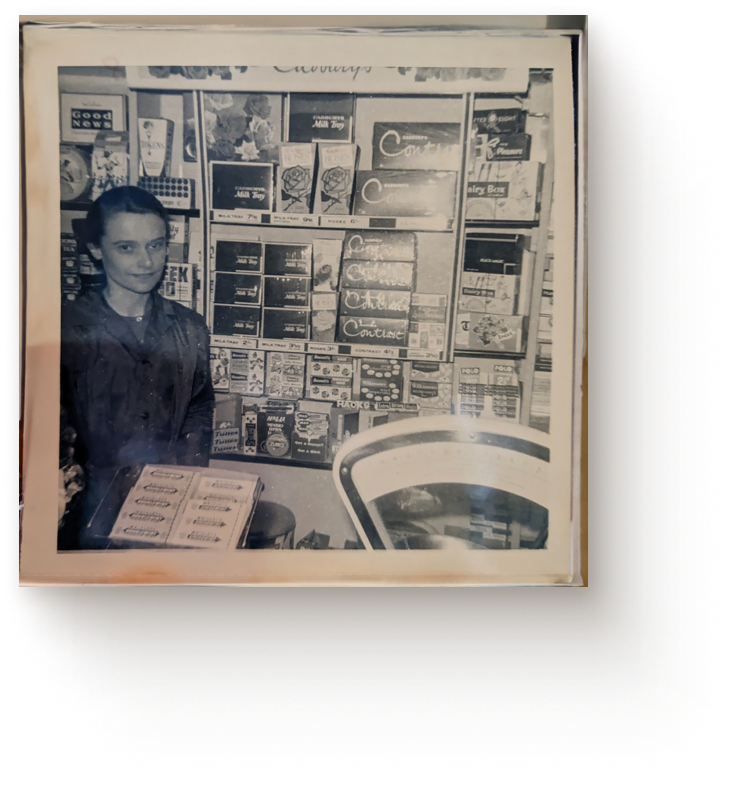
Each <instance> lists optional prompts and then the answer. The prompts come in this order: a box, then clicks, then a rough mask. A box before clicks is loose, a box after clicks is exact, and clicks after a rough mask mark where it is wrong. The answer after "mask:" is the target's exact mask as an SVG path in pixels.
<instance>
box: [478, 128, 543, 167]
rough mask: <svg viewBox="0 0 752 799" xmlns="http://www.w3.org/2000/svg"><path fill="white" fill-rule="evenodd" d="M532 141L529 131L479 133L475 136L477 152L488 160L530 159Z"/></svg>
mask: <svg viewBox="0 0 752 799" xmlns="http://www.w3.org/2000/svg"><path fill="white" fill-rule="evenodd" d="M531 143H532V137H531V136H530V134H528V133H503V134H499V135H494V134H492V135H489V134H486V133H479V134H478V135H477V136H476V137H475V147H476V153H477V155H478V156H479V157H480V158H481V159H483V160H486V161H528V160H529V159H530V146H531Z"/></svg>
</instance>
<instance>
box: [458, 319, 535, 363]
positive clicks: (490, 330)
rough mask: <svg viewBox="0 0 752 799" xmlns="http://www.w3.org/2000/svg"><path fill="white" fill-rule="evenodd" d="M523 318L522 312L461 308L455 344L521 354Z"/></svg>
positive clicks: (462, 347) (466, 347) (477, 350)
mask: <svg viewBox="0 0 752 799" xmlns="http://www.w3.org/2000/svg"><path fill="white" fill-rule="evenodd" d="M546 318H550V317H546ZM525 319H526V317H524V316H500V315H497V314H486V313H472V312H469V313H468V312H461V313H459V314H458V315H457V328H456V331H457V332H456V339H455V346H456V347H457V348H458V349H462V350H470V351H472V352H507V353H513V354H522V353H524V351H525V346H524V333H525V324H524V323H525Z"/></svg>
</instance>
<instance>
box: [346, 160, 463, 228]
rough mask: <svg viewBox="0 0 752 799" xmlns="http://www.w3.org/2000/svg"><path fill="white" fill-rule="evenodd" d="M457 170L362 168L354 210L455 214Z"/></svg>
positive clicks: (387, 213) (362, 212) (377, 213)
mask: <svg viewBox="0 0 752 799" xmlns="http://www.w3.org/2000/svg"><path fill="white" fill-rule="evenodd" d="M456 185H457V173H456V172H435V171H432V170H428V169H405V170H401V171H399V170H387V169H377V170H375V171H363V172H358V173H357V175H356V177H355V203H354V208H353V213H354V214H356V215H360V216H444V217H448V218H452V217H454V197H455V188H456Z"/></svg>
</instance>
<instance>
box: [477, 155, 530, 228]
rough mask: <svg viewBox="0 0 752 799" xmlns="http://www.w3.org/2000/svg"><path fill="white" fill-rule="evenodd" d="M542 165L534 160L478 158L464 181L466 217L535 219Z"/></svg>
mask: <svg viewBox="0 0 752 799" xmlns="http://www.w3.org/2000/svg"><path fill="white" fill-rule="evenodd" d="M540 167H541V165H540V163H539V162H537V161H508V162H504V161H496V162H485V161H477V162H476V164H475V170H474V171H473V172H471V174H470V177H469V182H468V184H467V203H466V205H465V217H466V218H467V219H497V220H500V221H508V222H534V221H535V218H536V214H537V210H538V205H537V201H538V186H539V181H540V175H541V169H540Z"/></svg>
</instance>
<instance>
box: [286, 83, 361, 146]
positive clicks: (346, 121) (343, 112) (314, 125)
mask: <svg viewBox="0 0 752 799" xmlns="http://www.w3.org/2000/svg"><path fill="white" fill-rule="evenodd" d="M354 109H355V97H354V96H353V95H352V94H295V93H293V94H291V95H290V126H289V136H288V138H289V140H290V141H291V142H317V141H338V142H349V141H351V140H352V123H353V113H354Z"/></svg>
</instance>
